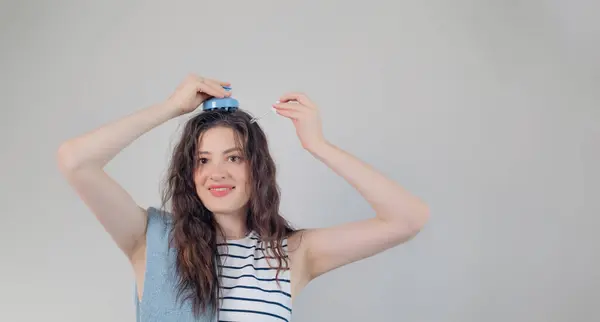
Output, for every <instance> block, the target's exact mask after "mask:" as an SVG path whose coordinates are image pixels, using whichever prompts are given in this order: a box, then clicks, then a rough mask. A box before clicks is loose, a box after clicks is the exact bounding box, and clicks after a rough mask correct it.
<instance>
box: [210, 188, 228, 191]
mask: <svg viewBox="0 0 600 322" xmlns="http://www.w3.org/2000/svg"><path fill="white" fill-rule="evenodd" d="M229 189H233V188H211V189H210V190H214V191H226V190H229Z"/></svg>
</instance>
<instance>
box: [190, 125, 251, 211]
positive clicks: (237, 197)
mask: <svg viewBox="0 0 600 322" xmlns="http://www.w3.org/2000/svg"><path fill="white" fill-rule="evenodd" d="M235 138H236V137H235V133H234V131H233V130H232V129H231V128H229V127H222V126H220V127H214V128H211V129H209V130H207V131H206V132H204V133H203V134H202V135H201V136H200V138H199V142H198V151H197V152H198V163H197V165H196V170H195V173H194V183H195V184H196V192H197V193H198V196H199V197H200V200H202V203H203V204H204V205H205V206H206V208H208V210H210V211H211V212H212V213H214V214H225V215H227V214H242V213H245V211H246V205H247V204H248V200H249V199H250V184H249V166H248V163H247V161H246V159H245V158H244V155H243V151H241V150H240V149H239V146H238V145H237V142H236V140H235Z"/></svg>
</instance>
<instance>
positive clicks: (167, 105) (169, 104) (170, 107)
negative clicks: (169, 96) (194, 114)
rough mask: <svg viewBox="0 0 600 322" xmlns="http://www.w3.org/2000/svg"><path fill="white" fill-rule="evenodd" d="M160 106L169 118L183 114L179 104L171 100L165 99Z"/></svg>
mask: <svg viewBox="0 0 600 322" xmlns="http://www.w3.org/2000/svg"><path fill="white" fill-rule="evenodd" d="M160 107H161V108H162V109H164V110H165V111H167V113H168V115H169V117H170V118H176V117H179V116H181V115H183V114H185V113H184V112H183V109H182V108H181V105H180V104H178V103H176V102H174V101H171V100H166V101H164V102H162V104H160Z"/></svg>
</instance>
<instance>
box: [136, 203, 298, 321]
mask: <svg viewBox="0 0 600 322" xmlns="http://www.w3.org/2000/svg"><path fill="white" fill-rule="evenodd" d="M171 227H172V217H171V215H170V214H168V213H164V212H161V211H159V210H158V209H156V208H153V207H150V208H148V227H147V231H146V271H145V277H144V288H143V294H142V298H141V299H140V298H139V297H138V293H137V287H136V292H135V304H136V317H137V321H138V322H159V321H160V322H163V321H178V322H199V321H205V322H215V321H239V322H245V321H253V322H261V321H264V322H268V321H288V322H289V321H290V320H291V315H292V297H291V283H290V271H289V269H287V268H286V266H284V267H283V269H282V270H280V271H279V274H278V275H277V279H276V274H277V264H278V263H277V261H276V260H275V259H273V258H272V253H271V252H270V251H267V250H266V249H265V246H266V245H265V244H264V243H263V242H261V241H260V238H259V236H258V235H257V234H256V233H255V232H251V233H250V234H249V235H248V236H246V237H245V238H243V239H238V240H228V241H227V242H226V243H222V244H219V245H217V250H218V255H219V259H220V269H221V272H220V273H221V275H220V282H221V300H220V305H219V312H217V313H216V314H212V313H211V314H204V315H203V316H202V317H199V318H196V317H194V316H193V313H192V306H191V304H190V303H189V302H187V301H186V302H183V303H181V302H180V301H179V300H178V298H177V292H178V289H177V275H176V268H175V260H176V256H177V253H176V250H175V249H173V248H171V247H170V246H169V239H170V231H171ZM282 246H283V249H284V253H287V240H284V242H283V245H282ZM265 255H266V256H265ZM286 255H287V254H286ZM217 317H218V318H217Z"/></svg>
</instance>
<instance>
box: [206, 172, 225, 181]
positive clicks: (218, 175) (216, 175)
mask: <svg viewBox="0 0 600 322" xmlns="http://www.w3.org/2000/svg"><path fill="white" fill-rule="evenodd" d="M225 178H226V176H225V173H224V172H223V171H215V172H213V173H211V174H210V179H211V180H214V181H219V180H223V179H225Z"/></svg>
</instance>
